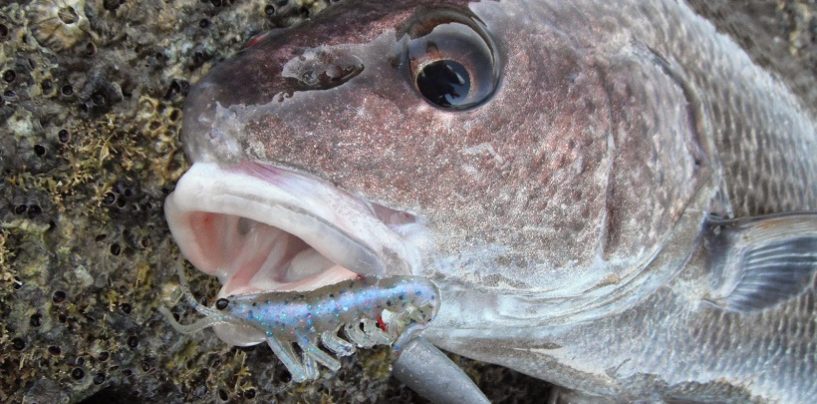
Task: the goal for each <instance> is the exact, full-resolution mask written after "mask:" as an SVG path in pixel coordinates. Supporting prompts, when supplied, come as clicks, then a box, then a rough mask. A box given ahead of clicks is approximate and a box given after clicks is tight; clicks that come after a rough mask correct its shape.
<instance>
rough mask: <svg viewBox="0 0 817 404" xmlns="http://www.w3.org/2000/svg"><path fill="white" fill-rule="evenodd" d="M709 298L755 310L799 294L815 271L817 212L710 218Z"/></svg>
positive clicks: (723, 305) (732, 308)
mask: <svg viewBox="0 0 817 404" xmlns="http://www.w3.org/2000/svg"><path fill="white" fill-rule="evenodd" d="M708 225H709V229H708V230H709V233H708V240H707V241H708V242H707V248H708V249H709V250H710V251H709V252H710V268H711V270H712V274H713V277H714V278H713V282H714V285H713V293H712V294H711V296H710V298H709V299H708V300H709V301H710V302H711V303H714V304H715V305H717V306H719V307H721V308H723V309H725V310H729V311H735V312H744V313H745V312H752V311H758V310H763V309H766V308H769V307H773V306H775V305H778V304H782V303H784V302H786V301H788V300H789V299H793V298H796V297H797V296H798V295H800V294H801V293H802V292H803V291H804V290H805V289H806V288H807V287H809V285H810V281H811V280H812V278H813V277H814V273H815V272H816V271H817V213H805V214H790V215H778V216H769V217H759V218H747V219H737V220H729V221H722V220H715V219H713V220H710V222H709V224H708Z"/></svg>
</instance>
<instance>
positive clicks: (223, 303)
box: [216, 298, 230, 310]
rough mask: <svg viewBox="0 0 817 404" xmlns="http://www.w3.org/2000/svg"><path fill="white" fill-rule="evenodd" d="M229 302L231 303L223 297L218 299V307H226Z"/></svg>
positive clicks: (221, 308) (222, 308)
mask: <svg viewBox="0 0 817 404" xmlns="http://www.w3.org/2000/svg"><path fill="white" fill-rule="evenodd" d="M229 304H230V301H229V300H227V299H225V298H221V299H218V300H216V308H217V309H219V310H224V309H226V308H227V305H229Z"/></svg>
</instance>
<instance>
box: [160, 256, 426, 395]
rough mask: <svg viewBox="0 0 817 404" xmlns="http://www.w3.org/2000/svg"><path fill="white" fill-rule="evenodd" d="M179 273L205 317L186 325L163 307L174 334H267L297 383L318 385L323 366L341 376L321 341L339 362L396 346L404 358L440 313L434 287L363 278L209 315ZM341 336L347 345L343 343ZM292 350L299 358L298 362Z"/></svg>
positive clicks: (251, 298) (258, 296) (245, 302)
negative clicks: (217, 329) (236, 330)
mask: <svg viewBox="0 0 817 404" xmlns="http://www.w3.org/2000/svg"><path fill="white" fill-rule="evenodd" d="M178 272H179V281H180V289H181V291H182V294H183V296H184V297H185V300H187V302H188V304H190V305H191V306H193V308H194V309H195V310H196V311H197V312H198V313H200V314H202V315H204V316H205V317H204V318H202V319H200V320H198V321H196V322H194V323H192V324H188V325H185V324H181V323H179V322H178V321H176V319H175V318H174V317H173V315H172V314H171V312H170V310H168V309H167V308H165V307H160V308H159V311H160V312H161V313H162V314H164V315H165V317H166V318H167V320H168V322H169V323H170V325H171V326H173V328H175V329H176V330H177V331H179V332H181V333H183V334H192V333H195V332H198V331H201V330H203V329H205V328H207V327H211V326H214V325H217V324H231V325H234V326H244V327H250V328H251V329H255V330H258V331H260V332H263V334H264V336H265V340H266V342H267V344H268V345H269V346H270V348H272V351H273V352H274V353H275V355H276V356H278V358H279V359H280V360H281V362H283V364H284V366H286V368H287V370H289V372H290V374H291V375H292V380H293V381H295V382H302V381H306V380H314V379H316V378H317V377H318V375H319V372H318V367H317V364H318V363H319V364H321V365H323V366H325V367H327V368H329V369H330V370H332V371H333V372H334V371H337V370H338V369H340V362H339V361H338V360H337V359H336V358H334V357H333V356H332V355H330V353H328V352H326V351H325V350H323V349H321V348H320V347H318V340H319V339H320V343H321V345H322V346H323V348H325V349H326V350H328V351H329V352H331V353H332V354H335V355H336V356H338V357H340V356H347V355H351V354H353V353H354V352H355V349H356V346H357V347H361V348H368V347H371V346H374V345H378V344H382V345H390V344H392V343H394V345H395V346H394V347H395V349H396V350H399V349H400V348H401V347H402V346H404V345H405V343H407V342H409V340H411V339H412V338H414V337H415V336H416V335H417V333H418V332H419V331H420V330H422V329H423V328H425V326H426V324H428V322H429V321H431V319H433V318H434V315H435V314H436V312H437V307H438V305H439V291H438V290H437V288H436V287H435V286H434V284H432V283H431V282H430V281H428V280H426V279H423V278H418V277H406V276H394V277H388V278H365V277H361V278H357V279H354V280H347V281H343V282H340V283H337V284H334V285H329V286H324V287H322V288H319V289H315V290H311V291H308V292H265V293H254V294H242V295H234V296H230V297H228V298H226V299H218V300H217V301H216V302H215V304H214V306H213V307H207V306H205V305H203V304H201V303H199V302H198V301H197V300H196V298H195V297H194V296H193V294H192V293H191V292H190V288H189V287H188V285H187V281H186V279H185V277H184V273H183V269H182V268H181V265H179V270H178ZM341 328H343V331H344V334H345V336H346V338H347V339H348V341H347V340H345V339H343V338H341V337H340V336H339V335H338V331H339V330H340V329H341ZM293 344H296V345H297V346H298V347H299V348H300V350H301V355H300V356H301V357H300V359H298V355H296V353H295V350H294V349H293Z"/></svg>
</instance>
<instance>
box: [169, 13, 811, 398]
mask: <svg viewBox="0 0 817 404" xmlns="http://www.w3.org/2000/svg"><path fill="white" fill-rule="evenodd" d="M815 122H817V121H816V120H815V118H814V116H813V112H812V111H810V110H809V109H808V108H807V107H806V106H805V105H804V104H803V102H802V101H801V100H800V99H799V98H798V97H797V96H795V95H794V94H793V93H792V92H791V91H790V90H789V89H788V88H787V87H786V86H785V85H784V84H783V83H782V82H781V81H780V80H779V79H777V78H776V77H774V76H773V75H772V74H770V73H769V72H767V71H765V70H764V69H763V68H761V67H759V66H758V65H756V64H755V63H753V62H752V60H751V59H750V57H749V56H748V55H747V54H746V52H745V51H744V50H743V49H741V48H740V47H739V46H738V45H737V44H735V43H734V42H733V41H732V40H731V39H729V38H728V37H726V36H724V35H722V34H720V33H718V32H717V31H716V29H715V28H714V27H713V26H712V25H711V24H710V23H709V22H708V21H706V20H705V19H703V18H702V17H700V16H698V15H696V14H695V13H694V12H693V11H692V10H690V8H689V7H688V6H687V5H686V4H684V3H683V2H678V1H671V0H657V1H651V2H643V1H627V0H625V1H618V2H604V1H591V0H577V1H570V2H565V1H556V0H519V1H475V2H466V1H454V0H451V1H444V0H434V1H430V0H427V1H424V0H415V1H407V0H397V1H391V2H377V1H347V2H343V3H341V4H339V5H336V6H333V7H330V8H329V9H328V10H326V11H324V12H323V13H322V14H320V15H319V16H317V17H316V18H314V19H312V20H309V21H307V22H304V23H302V24H300V25H297V26H295V27H291V28H287V29H283V30H277V31H272V32H270V33H268V34H265V35H263V36H262V37H259V38H257V39H255V40H253V41H251V42H250V43H249V44H248V45H247V46H246V47H245V48H244V49H243V50H241V51H240V52H238V53H237V54H236V55H235V56H234V57H232V58H230V59H227V60H225V61H223V62H221V63H219V64H218V65H216V66H215V67H214V68H213V69H212V70H211V71H210V72H209V73H208V74H207V75H206V77H204V78H203V79H202V80H200V81H199V82H198V83H197V84H196V85H195V86H193V88H192V89H191V91H190V93H189V95H188V98H187V100H186V105H185V109H184V129H183V134H182V143H183V145H184V149H185V152H186V154H187V156H188V157H189V158H190V160H191V161H192V162H193V164H192V165H191V167H190V169H189V170H188V171H187V172H186V173H185V174H184V175H183V176H182V177H181V179H180V180H179V182H178V184H177V186H176V188H175V190H174V191H173V192H172V193H171V194H170V195H169V196H168V197H167V199H166V202H165V214H166V218H167V221H168V225H169V228H170V231H171V233H172V235H173V237H174V240H175V241H176V243H177V244H178V246H179V248H180V250H181V252H182V254H183V255H184V257H185V258H186V259H187V260H189V261H190V262H191V263H192V264H193V266H195V267H196V268H197V269H198V270H200V271H202V272H205V273H207V274H210V275H213V276H217V277H218V278H219V280H220V281H221V283H222V288H221V290H220V292H219V295H218V297H220V298H224V297H228V296H240V295H242V294H250V295H252V294H257V293H265V294H273V295H274V294H275V293H285V292H290V291H313V290H322V289H321V288H324V287H326V286H327V285H332V284H337V283H341V282H347V281H350V280H354V279H364V278H376V279H386V278H389V277H412V279H416V278H422V279H425V280H427V281H429V282H431V283H432V284H433V285H434V287H435V288H436V289H437V290H438V292H439V302H438V303H439V307H438V308H436V310H437V311H436V314H435V316H434V317H433V319H431V321H430V322H429V323H428V324H427V327H426V328H425V329H424V330H422V331H421V332H419V333H418V335H417V336H416V338H413V340H412V341H413V343H408V344H407V346H406V347H404V348H403V349H401V351H402V353H398V355H397V357H396V359H395V362H394V369H395V374H397V375H398V376H399V377H401V379H402V380H407V381H408V384H409V385H410V386H411V387H412V388H415V389H418V391H420V392H421V394H423V395H425V396H426V397H428V398H430V399H431V400H433V401H438V402H456V401H460V402H485V401H487V399H485V396H484V395H481V392H479V391H478V387H476V385H474V384H473V383H470V384H469V382H468V381H467V380H464V379H463V377H464V376H463V374H462V372H459V373H457V370H456V369H455V368H456V366H455V365H454V364H453V363H451V362H450V361H448V360H447V359H446V358H445V355H442V354H440V351H439V350H444V351H448V352H453V353H456V354H459V355H463V356H466V357H469V358H473V359H476V360H480V361H484V362H489V363H494V364H498V365H502V366H506V367H509V368H511V369H514V370H516V371H519V372H522V373H525V374H528V375H531V376H533V377H536V378H539V379H542V380H546V381H548V382H551V383H553V384H554V385H556V386H558V387H557V388H554V390H553V393H552V394H553V397H551V400H554V401H557V402H582V401H585V402H586V401H591V402H603V401H605V400H607V401H611V402H616V401H636V400H646V401H658V402H660V401H664V402H671V401H731V402H734V401H741V402H742V401H757V402H809V401H810V400H811V399H812V398H813V397H815V396H817V311H816V310H815V300H817V276H815V272H817V214H815V212H817V157H816V156H817V130H816V129H815ZM316 298H319V297H316ZM244 331H246V330H242V329H241V328H238V329H233V328H229V327H222V329H218V328H217V329H216V333H217V334H218V335H219V337H221V338H222V339H223V340H225V341H226V342H228V343H231V344H233V345H249V344H253V343H258V342H259V341H258V340H257V338H255V337H252V336H250V335H248V334H247V333H246V332H244ZM250 334H251V333H250ZM446 386H449V387H446ZM450 386H462V387H458V388H453V387H450ZM451 390H457V391H455V392H452V391H451ZM457 394H459V395H457Z"/></svg>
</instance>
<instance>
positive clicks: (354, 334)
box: [343, 322, 374, 348]
mask: <svg viewBox="0 0 817 404" xmlns="http://www.w3.org/2000/svg"><path fill="white" fill-rule="evenodd" d="M343 331H344V332H346V336H347V337H349V339H350V340H351V341H352V342H354V343H355V344H357V346H359V347H361V348H370V347H372V346H374V342H373V341H372V340H371V338H369V337H368V336H366V334H365V333H364V332H363V330H361V329H360V323H357V322H355V323H351V324H346V325H344V326H343Z"/></svg>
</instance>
